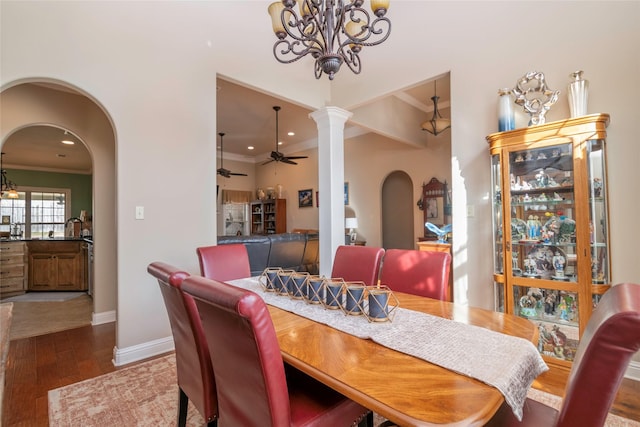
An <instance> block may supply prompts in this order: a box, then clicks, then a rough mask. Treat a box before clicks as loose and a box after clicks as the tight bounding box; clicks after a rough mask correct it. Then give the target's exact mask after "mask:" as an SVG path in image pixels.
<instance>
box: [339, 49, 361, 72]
mask: <svg viewBox="0 0 640 427" xmlns="http://www.w3.org/2000/svg"><path fill="white" fill-rule="evenodd" d="M350 44H351V43H349V42H345V43H343V44H342V45H340V49H339V50H338V53H339V55H340V56H342V57H343V58H344V63H345V64H347V66H348V67H349V69H350V70H351V71H353V73H354V74H360V71H362V63H361V62H360V55H358V52H355V51H353V50H352V49H351V47H350Z"/></svg>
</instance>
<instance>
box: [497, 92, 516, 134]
mask: <svg viewBox="0 0 640 427" xmlns="http://www.w3.org/2000/svg"><path fill="white" fill-rule="evenodd" d="M498 96H499V98H498V131H499V132H503V131H505V130H514V129H515V128H516V118H515V112H514V110H513V103H512V102H511V89H508V88H505V89H500V90H499V91H498Z"/></svg>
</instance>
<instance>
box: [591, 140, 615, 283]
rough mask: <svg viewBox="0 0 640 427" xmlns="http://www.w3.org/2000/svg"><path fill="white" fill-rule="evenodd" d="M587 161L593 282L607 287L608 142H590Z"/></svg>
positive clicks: (608, 279)
mask: <svg viewBox="0 0 640 427" xmlns="http://www.w3.org/2000/svg"><path fill="white" fill-rule="evenodd" d="M587 161H588V166H587V167H588V172H589V244H590V246H591V281H592V283H594V284H604V283H609V281H610V278H609V256H608V246H609V245H608V238H607V236H608V230H607V224H608V221H607V212H608V209H607V197H606V196H607V195H606V182H605V177H606V176H607V175H606V170H605V165H606V162H605V153H604V140H590V141H587Z"/></svg>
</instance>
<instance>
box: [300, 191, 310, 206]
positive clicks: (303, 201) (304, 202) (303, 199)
mask: <svg viewBox="0 0 640 427" xmlns="http://www.w3.org/2000/svg"><path fill="white" fill-rule="evenodd" d="M298 207H299V208H310V207H313V191H312V190H311V189H308V190H298Z"/></svg>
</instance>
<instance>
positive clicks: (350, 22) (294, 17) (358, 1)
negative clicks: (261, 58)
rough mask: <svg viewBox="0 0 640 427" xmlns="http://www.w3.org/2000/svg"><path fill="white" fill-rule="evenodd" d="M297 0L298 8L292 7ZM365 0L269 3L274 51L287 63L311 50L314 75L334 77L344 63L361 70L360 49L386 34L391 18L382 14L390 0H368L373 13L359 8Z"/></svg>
mask: <svg viewBox="0 0 640 427" xmlns="http://www.w3.org/2000/svg"><path fill="white" fill-rule="evenodd" d="M297 1H299V2H300V7H299V12H297V11H296V10H294V6H295V5H296V2H297ZM363 3H364V0H350V1H344V0H282V1H277V2H275V3H271V5H269V15H271V21H272V25H273V32H274V33H275V34H276V36H277V37H278V41H276V43H275V44H274V45H273V55H274V56H275V57H276V59H277V60H278V61H280V62H282V63H283V64H290V63H292V62H295V61H297V60H298V59H300V58H302V57H304V56H306V55H307V54H311V56H312V57H313V58H314V59H315V60H316V64H315V76H316V79H319V78H320V77H321V76H322V73H323V72H324V73H325V74H327V75H328V76H329V80H333V78H334V77H335V74H336V73H337V72H338V70H340V66H341V65H342V64H343V63H345V64H347V66H349V68H350V69H351V71H353V72H354V73H355V74H360V70H361V68H362V64H361V62H360V52H361V51H362V48H363V47H364V46H375V45H378V44H380V43H382V42H383V41H385V40H386V39H387V38H388V37H389V33H390V32H391V21H389V19H388V18H386V17H385V14H386V13H387V9H389V0H370V3H371V10H372V11H373V14H374V15H375V18H374V17H372V16H371V15H370V14H369V12H368V11H367V10H366V9H364V8H362V4H363Z"/></svg>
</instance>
